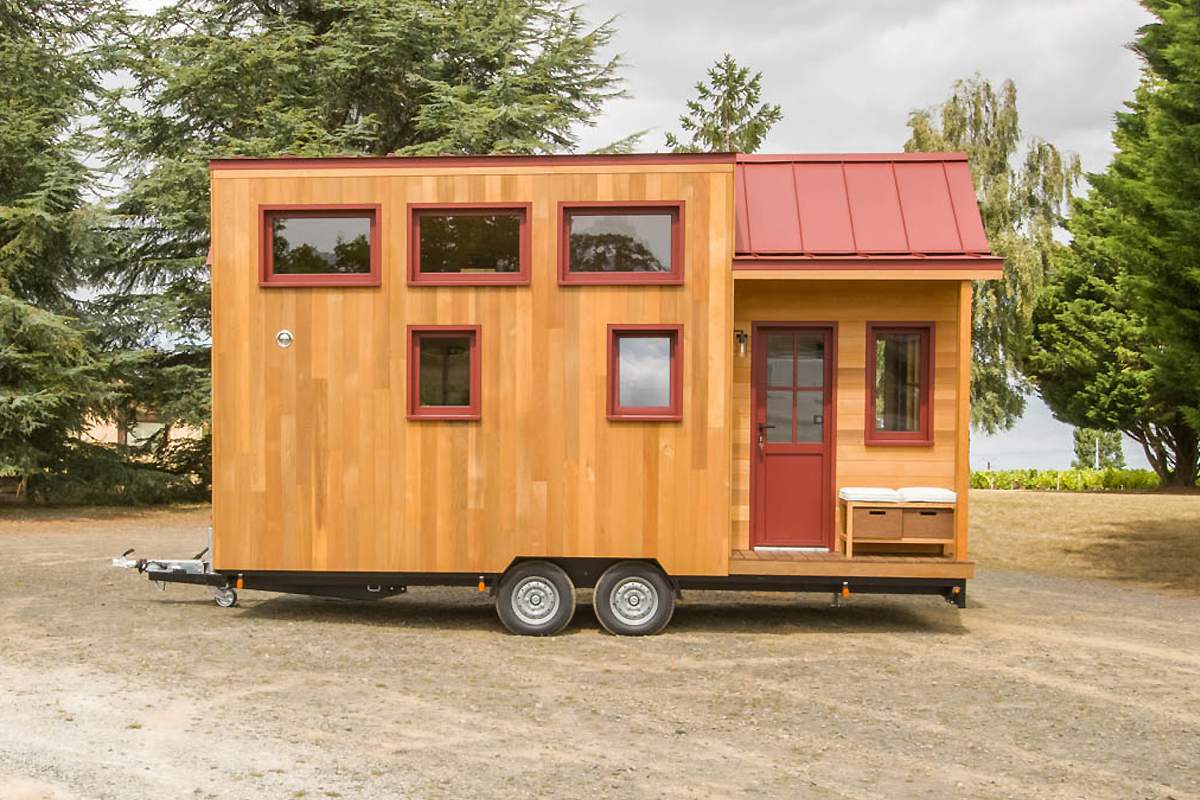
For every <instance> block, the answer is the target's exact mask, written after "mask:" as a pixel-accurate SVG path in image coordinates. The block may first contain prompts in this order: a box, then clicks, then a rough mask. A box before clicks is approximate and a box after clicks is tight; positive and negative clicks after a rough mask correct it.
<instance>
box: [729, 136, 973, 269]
mask: <svg viewBox="0 0 1200 800" xmlns="http://www.w3.org/2000/svg"><path fill="white" fill-rule="evenodd" d="M736 169H737V174H736V194H737V208H736V220H737V238H736V246H735V253H736V257H737V258H738V259H739V260H754V259H762V260H769V259H771V258H779V257H789V258H793V259H794V258H839V257H840V258H847V257H848V258H850V259H869V258H872V257H887V258H890V259H896V258H928V257H935V258H938V257H942V258H944V257H947V256H957V257H959V258H963V257H970V258H978V257H980V256H987V255H989V253H990V249H989V247H988V242H987V236H986V235H985V234H984V230H983V221H982V220H981V219H980V216H979V205H978V203H977V202H976V200H975V190H974V188H973V187H972V185H971V174H970V171H969V170H968V167H967V157H966V155H965V154H963V153H888V154H835V155H795V156H783V155H781V156H774V155H772V156H749V155H743V156H738V157H737V167H736Z"/></svg>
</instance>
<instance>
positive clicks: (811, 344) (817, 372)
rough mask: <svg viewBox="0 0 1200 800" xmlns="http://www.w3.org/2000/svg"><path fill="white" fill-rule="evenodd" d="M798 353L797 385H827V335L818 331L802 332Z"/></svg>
mask: <svg viewBox="0 0 1200 800" xmlns="http://www.w3.org/2000/svg"><path fill="white" fill-rule="evenodd" d="M798 338H799V340H800V341H799V345H800V346H799V347H798V348H797V350H798V352H797V353H796V385H797V386H808V387H814V386H824V385H825V337H824V335H822V334H819V333H816V334H813V333H801V334H800V335H799V337H798Z"/></svg>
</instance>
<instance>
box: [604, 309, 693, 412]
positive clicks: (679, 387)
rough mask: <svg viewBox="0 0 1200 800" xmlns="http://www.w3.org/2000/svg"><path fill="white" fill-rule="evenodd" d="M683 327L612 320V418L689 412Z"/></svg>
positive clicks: (609, 390)
mask: <svg viewBox="0 0 1200 800" xmlns="http://www.w3.org/2000/svg"><path fill="white" fill-rule="evenodd" d="M682 350H683V327H682V326H680V325H609V326H608V418H609V419H614V420H620V419H629V420H679V419H682V418H683V402H682V398H683V374H682V363H683V360H682V357H681V351H682Z"/></svg>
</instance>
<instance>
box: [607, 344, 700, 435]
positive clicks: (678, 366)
mask: <svg viewBox="0 0 1200 800" xmlns="http://www.w3.org/2000/svg"><path fill="white" fill-rule="evenodd" d="M664 333H669V334H671V367H670V369H671V399H670V403H669V404H668V405H666V406H648V407H639V406H622V405H621V403H620V399H621V396H620V391H621V372H620V370H621V360H620V358H619V357H618V356H619V355H620V346H619V345H618V340H619V339H621V338H624V337H635V336H646V337H658V336H661V335H662V334H664ZM607 394H608V403H607V407H608V419H609V420H613V421H620V420H628V421H635V422H636V421H645V422H678V421H680V420H682V419H683V326H682V325H609V326H608V392H607Z"/></svg>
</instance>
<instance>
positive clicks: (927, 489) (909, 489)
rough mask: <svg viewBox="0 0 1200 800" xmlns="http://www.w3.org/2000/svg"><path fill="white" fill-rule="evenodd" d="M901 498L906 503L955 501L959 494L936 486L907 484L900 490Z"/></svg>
mask: <svg viewBox="0 0 1200 800" xmlns="http://www.w3.org/2000/svg"><path fill="white" fill-rule="evenodd" d="M900 499H901V500H903V501H904V502H905V503H954V502H956V501H957V500H958V495H956V494H955V493H954V492H952V491H951V490H949V489H939V488H938V487H936V486H905V487H904V488H903V489H901V490H900Z"/></svg>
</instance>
